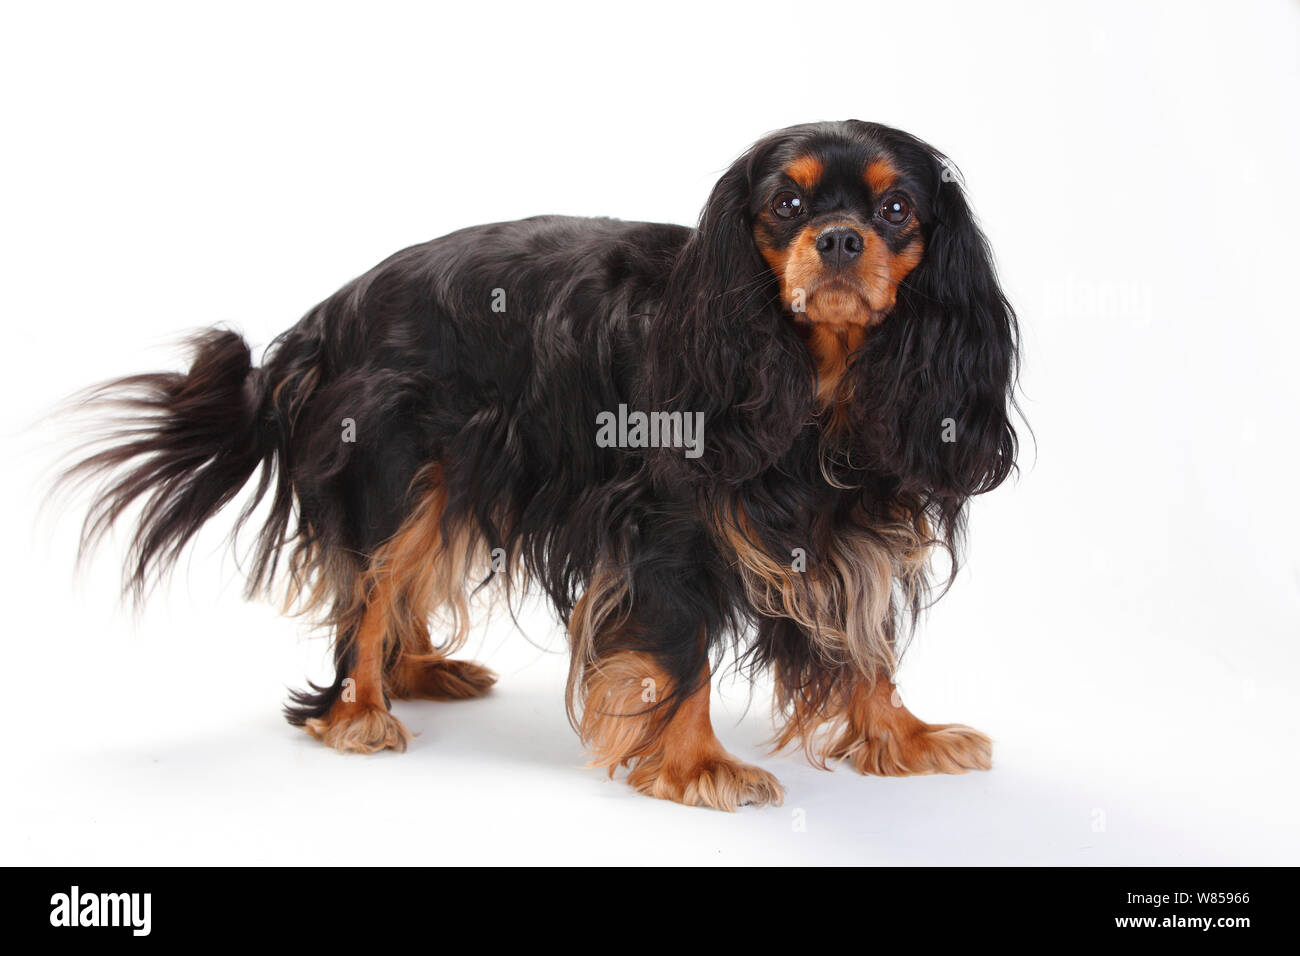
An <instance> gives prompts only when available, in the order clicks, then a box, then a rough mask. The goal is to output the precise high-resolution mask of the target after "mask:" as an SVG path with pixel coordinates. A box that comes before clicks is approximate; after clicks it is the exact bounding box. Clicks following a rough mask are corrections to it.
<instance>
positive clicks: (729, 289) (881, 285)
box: [70, 121, 1017, 809]
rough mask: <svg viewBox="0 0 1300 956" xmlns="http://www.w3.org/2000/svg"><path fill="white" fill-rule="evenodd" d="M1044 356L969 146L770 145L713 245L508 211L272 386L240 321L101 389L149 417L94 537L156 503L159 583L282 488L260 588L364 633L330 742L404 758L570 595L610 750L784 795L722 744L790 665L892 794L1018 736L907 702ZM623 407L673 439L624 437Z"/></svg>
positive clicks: (827, 738)
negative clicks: (209, 536) (495, 622)
mask: <svg viewBox="0 0 1300 956" xmlns="http://www.w3.org/2000/svg"><path fill="white" fill-rule="evenodd" d="M1016 359H1017V333H1016V323H1015V316H1014V313H1013V312H1012V310H1011V308H1010V306H1009V305H1008V303H1007V301H1006V299H1005V297H1004V296H1003V293H1002V291H1001V289H1000V288H999V285H998V281H997V278H996V276H995V274H994V270H993V267H992V264H991V261H990V255H989V250H988V248H987V246H986V243H985V240H984V237H983V236H982V234H981V233H980V231H979V230H978V228H977V227H976V225H975V222H974V220H973V218H972V215H971V212H970V210H969V208H968V207H967V203H966V199H965V198H964V196H963V193H962V189H961V187H960V185H959V182H958V181H957V179H956V177H955V176H954V175H953V174H952V172H951V167H950V166H949V165H948V163H947V161H946V160H945V159H944V158H943V157H942V156H941V155H940V154H938V153H937V152H936V151H935V150H933V149H931V148H930V147H929V146H927V145H925V144H924V143H922V142H920V141H919V140H917V139H916V138H914V137H912V136H910V135H908V134H906V133H903V132H900V131H898V130H895V129H890V128H888V127H885V126H880V125H876V124H871V123H864V122H857V121H849V122H838V123H822V124H812V125H806V126H797V127H794V128H791V129H787V130H783V131H781V132H778V133H775V134H773V135H770V136H768V137H766V138H765V139H763V140H762V141H760V142H759V143H757V144H756V145H755V146H754V147H753V148H751V149H750V150H749V151H748V152H747V153H745V155H744V156H742V157H741V158H740V159H739V160H738V161H737V162H736V163H735V164H734V165H733V166H732V167H731V168H730V169H729V170H728V171H727V172H726V174H725V175H724V176H723V177H722V179H721V180H720V181H719V182H718V184H717V186H716V187H715V189H714V190H713V194H712V196H711V197H710V198H709V201H708V204H707V206H706V207H705V210H704V213H703V215H702V217H701V219H700V223H699V227H698V228H697V229H689V228H686V227H684V226H676V225H662V224H653V223H634V222H621V221H618V220H612V219H576V218H566V217H560V216H542V217H538V218H534V219H526V220H522V221H519V222H507V223H498V224H495V225H486V226H476V227H473V228H470V229H465V230H462V231H460V232H456V233H452V234H451V235H449V236H445V237H443V238H441V239H436V240H434V241H432V242H428V243H425V244H423V245H419V246H414V247H412V248H409V249H406V250H404V251H402V252H399V253H397V254H396V255H394V256H392V257H391V258H389V259H387V260H386V261H384V262H382V263H381V264H379V265H378V266H376V267H375V268H373V269H372V270H370V271H369V272H367V273H366V274H365V275H363V276H361V277H360V278H359V279H356V280H355V281H353V282H351V283H349V284H348V285H346V286H344V287H343V288H342V289H341V290H340V291H339V292H337V293H336V294H334V295H333V296H331V297H330V298H329V299H327V300H325V301H324V302H322V303H321V304H320V305H318V306H317V307H316V308H314V309H312V310H311V311H310V312H308V313H307V315H306V316H305V317H304V318H303V319H302V320H301V321H300V322H298V324H297V325H295V326H294V327H293V328H291V329H289V330H288V331H287V332H285V333H284V334H282V335H281V336H280V337H279V338H278V339H277V340H276V341H275V342H274V343H273V344H272V345H271V347H270V348H269V350H268V352H267V354H266V356H265V359H264V361H263V363H262V364H261V365H260V366H256V367H255V366H254V365H253V364H252V361H251V359H250V352H249V349H248V346H247V345H246V343H245V342H244V341H243V339H242V338H240V337H239V336H238V335H236V334H234V333H232V332H228V331H217V330H214V331H210V332H207V333H204V334H202V335H201V336H200V337H199V338H198V339H197V340H196V341H195V342H194V358H193V364H192V365H191V367H190V369H189V371H188V372H185V373H178V374H152V375H142V376H136V377H132V378H128V379H123V380H120V381H117V382H112V383H109V384H108V385H105V386H102V387H101V388H99V389H96V390H94V391H93V392H92V393H91V397H90V401H91V403H92V407H98V404H101V403H102V404H105V405H111V406H113V407H114V408H115V409H116V410H117V416H118V417H117V418H116V419H115V422H116V424H115V426H114V428H113V430H112V432H111V437H110V440H109V441H108V443H107V444H105V445H102V446H97V447H96V448H94V449H91V450H89V452H88V453H87V457H86V458H85V459H84V460H83V461H82V462H81V464H79V465H78V466H76V467H75V468H74V469H73V470H72V471H71V472H70V475H71V476H72V477H73V478H96V477H101V478H102V479H103V481H104V483H103V484H102V485H101V486H100V493H99V495H98V497H97V498H96V500H95V503H94V505H93V507H92V510H91V512H90V515H89V517H88V519H87V522H86V528H85V536H84V543H85V544H86V545H89V544H91V543H93V542H94V541H95V540H96V539H97V538H98V537H99V536H100V535H101V534H102V533H103V532H104V531H105V530H107V528H108V527H110V526H111V525H112V524H113V523H114V521H116V520H117V519H118V518H120V517H123V515H124V512H127V511H128V510H131V511H132V512H135V513H134V520H135V521H136V522H137V524H136V531H135V535H134V538H133V551H132V554H131V557H130V563H129V566H128V576H129V585H130V586H131V587H132V588H133V589H134V591H135V592H136V594H137V596H139V595H141V594H143V593H144V591H145V590H146V589H147V587H148V585H149V583H150V582H151V581H152V579H153V578H154V576H155V575H156V574H158V573H160V572H162V571H164V570H166V569H167V568H168V567H169V566H170V564H171V563H172V562H173V561H174V560H175V559H176V557H177V556H178V554H179V552H180V550H181V549H182V548H183V547H184V545H185V544H186V543H187V542H188V541H189V540H190V539H191V538H192V536H193V535H194V534H195V532H196V531H197V530H198V529H199V527H200V526H201V525H202V524H203V523H204V522H206V521H207V520H208V519H209V518H210V517H212V516H213V515H214V514H215V513H216V512H217V511H218V510H219V509H221V508H222V507H223V506H225V505H226V504H227V503H229V502H230V501H231V500H232V499H233V498H235V497H236V495H237V494H238V493H239V492H240V491H241V489H243V488H244V486H245V484H246V483H247V482H248V481H249V479H250V478H252V477H253V476H254V475H257V476H258V482H257V485H256V488H255V490H254V491H253V492H252V493H251V495H250V496H249V498H250V501H249V503H248V505H247V508H246V510H245V511H244V512H243V516H244V518H248V517H249V516H251V514H252V513H253V507H254V505H255V504H256V503H257V502H259V501H261V500H263V499H264V498H265V497H266V496H267V495H270V496H271V500H270V505H269V512H267V514H268V517H266V519H265V523H264V524H263V525H262V526H261V528H260V532H259V535H258V538H257V545H256V549H255V554H254V559H255V560H254V562H253V566H252V572H251V574H250V578H249V582H248V587H249V592H250V593H253V592H258V591H261V590H264V589H266V588H269V587H270V586H271V585H272V584H273V583H274V582H275V581H277V580H283V581H285V582H287V584H288V586H289V588H290V590H291V592H292V593H293V594H295V595H296V596H297V598H298V600H299V602H300V606H302V607H306V608H309V609H316V610H318V611H319V612H320V613H321V616H322V617H325V618H327V619H328V623H329V625H330V626H331V627H332V628H333V629H334V656H335V660H336V664H337V674H336V676H335V679H334V681H333V683H332V684H330V685H329V686H325V687H316V686H314V685H313V687H312V688H311V689H310V690H308V691H304V692H301V693H297V694H295V695H294V697H293V700H292V702H291V704H290V705H289V707H288V716H289V720H290V721H291V722H293V723H294V724H299V725H303V726H305V727H306V728H307V729H308V730H309V731H310V732H311V733H312V734H314V735H315V736H317V737H318V738H320V739H321V740H322V741H324V742H325V743H327V744H329V745H330V746H332V747H336V748H339V749H341V750H351V751H362V752H366V751H374V750H379V749H383V748H392V749H397V750H400V749H403V748H404V747H405V746H406V743H407V740H408V738H409V734H408V732H407V731H406V729H405V728H404V727H403V725H402V723H401V722H400V721H399V720H398V719H397V718H396V717H395V716H394V715H393V714H392V713H391V712H390V709H389V701H390V699H391V698H412V697H421V698H433V699H448V698H463V697H472V696H476V695H479V694H482V693H484V692H486V691H487V689H488V688H489V686H490V685H491V684H492V683H493V681H494V680H495V678H494V676H493V675H492V674H491V673H490V672H489V671H488V670H486V669H485V668H483V667H482V666H480V665H478V664H474V663H470V662H466V661H458V660H454V659H452V658H451V657H450V656H449V655H450V654H451V653H452V652H454V651H455V650H456V649H457V647H458V646H459V645H460V644H461V643H462V641H463V640H464V637H465V634H466V628H467V625H468V619H467V610H468V605H467V596H468V594H469V593H470V592H471V591H473V590H474V589H475V588H477V587H479V586H481V585H489V586H499V587H501V588H504V589H505V590H506V592H507V594H509V593H512V592H513V593H518V592H519V590H520V589H521V588H522V587H523V586H526V585H529V584H533V585H537V586H540V587H541V588H542V589H543V590H544V591H545V593H546V594H547V595H548V596H549V598H550V601H551V602H552V603H553V605H554V607H555V609H556V611H557V612H558V613H559V615H560V617H561V618H562V619H563V620H564V621H565V622H566V623H567V625H568V629H569V634H570V637H571V645H572V666H571V670H570V679H569V688H568V696H569V708H570V714H571V716H572V718H573V720H574V722H575V724H576V725H577V727H578V729H579V732H580V734H581V736H582V739H583V741H584V742H585V743H586V744H587V745H588V746H589V747H590V748H591V751H592V752H593V753H594V755H595V762H596V764H597V765H599V766H602V767H608V768H609V769H610V772H611V773H612V772H613V770H614V768H616V767H619V766H624V765H625V766H627V767H629V768H630V774H629V781H630V782H631V784H632V785H633V786H634V787H635V788H636V789H638V790H640V791H642V792H645V793H648V794H653V795H654V796H657V797H663V798H666V799H671V800H678V801H681V802H683V803H690V804H703V805H708V806H713V807H719V808H724V809H733V808H735V807H736V806H738V805H741V804H747V803H749V804H758V803H767V802H771V803H777V802H780V799H781V795H782V791H781V787H780V785H779V784H778V783H777V781H776V780H775V779H774V778H773V777H772V776H771V775H770V774H768V773H767V772H765V771H763V770H761V769H758V768H756V767H753V766H750V765H747V764H744V763H741V762H740V761H739V760H737V759H736V758H734V757H733V756H731V755H730V754H728V753H727V752H726V751H725V750H724V749H723V748H722V746H721V745H720V743H719V742H718V740H717V738H716V737H715V736H714V733H713V730H712V727H711V726H710V723H709V704H708V701H709V685H710V669H711V666H717V663H718V661H719V659H720V658H721V657H722V655H723V654H724V652H726V651H728V650H731V649H734V650H735V651H736V652H737V653H738V654H739V656H740V660H741V661H742V662H743V663H744V664H745V665H748V666H750V667H752V668H753V669H755V670H758V669H762V668H766V667H771V668H772V670H773V673H774V679H775V683H776V696H777V700H776V713H777V719H778V723H779V729H778V732H777V735H776V743H777V744H778V745H780V746H787V745H791V744H794V743H796V742H802V743H803V744H804V746H805V748H806V749H807V752H808V754H809V756H810V757H811V758H812V759H813V760H814V761H816V762H819V763H822V764H823V765H824V764H825V761H826V760H828V759H841V758H842V759H847V760H848V761H849V763H850V764H851V765H852V766H853V767H855V768H856V769H858V770H860V771H863V772H867V773H876V774H908V773H923V772H933V771H945V772H955V771H962V770H965V769H970V768H985V767H988V766H989V763H990V757H991V747H990V743H989V741H988V739H987V738H986V737H984V736H983V735H982V734H980V733H977V732H976V731H973V730H971V729H969V728H967V727H962V726H956V725H951V726H950V725H931V724H926V723H922V722H921V721H920V720H918V719H917V718H915V717H913V716H912V715H911V714H910V713H909V712H908V711H907V710H906V709H905V708H903V707H902V706H901V704H900V703H899V702H898V700H897V699H896V698H894V699H893V700H891V695H892V694H893V690H892V683H891V682H892V677H893V673H894V669H895V666H896V664H897V660H898V653H899V650H900V645H901V641H902V638H903V637H904V636H905V634H906V633H907V632H908V630H909V628H910V626H911V622H912V620H913V618H914V616H915V613H916V611H917V610H918V609H919V608H920V607H921V606H922V605H923V603H924V602H925V601H926V600H927V594H928V583H927V581H928V579H927V573H926V569H927V564H928V560H929V556H930V554H931V552H932V550H934V549H936V548H938V549H940V550H943V551H945V552H946V553H947V554H948V555H949V556H950V557H951V558H952V559H953V560H952V561H951V562H950V563H951V565H952V566H954V567H955V558H956V555H957V553H958V550H959V545H960V537H961V532H962V526H963V518H964V514H965V508H966V503H967V501H968V499H969V498H970V496H972V495H975V494H978V493H980V492H983V491H987V490H989V489H991V488H993V487H995V486H997V485H998V484H999V483H1000V482H1002V480H1003V479H1004V478H1006V477H1007V475H1008V474H1009V472H1010V471H1011V470H1012V469H1013V468H1014V458H1015V454H1016V436H1015V432H1014V430H1013V428H1012V426H1011V423H1010V420H1009V412H1010V410H1012V409H1013V407H1014V406H1013V402H1012V390H1013V386H1014V377H1015V370H1016ZM615 413H617V414H619V415H622V416H623V418H624V420H626V419H627V418H628V416H633V417H635V416H637V415H639V416H641V417H640V419H639V421H638V425H637V428H634V429H632V433H630V434H629V432H628V429H626V428H623V427H620V429H619V430H618V433H619V436H620V437H621V439H622V440H621V441H614V442H611V441H598V440H597V438H598V435H597V433H598V430H599V428H600V427H602V426H601V423H602V422H608V421H609V417H610V416H611V415H613V414H615ZM646 422H649V423H651V424H652V425H653V426H654V429H653V430H654V431H655V432H656V433H658V432H660V431H662V434H656V436H655V437H656V438H664V439H666V440H662V441H660V440H650V439H648V438H647V436H646V435H645V434H644V428H643V427H641V426H642V425H644V423H646ZM696 422H698V423H700V425H701V426H702V432H697V434H695V436H694V437H695V439H696V440H697V441H696V445H695V447H694V448H693V449H691V448H683V447H681V446H682V443H681V441H679V440H677V439H680V438H681V437H682V435H683V434H685V433H689V432H690V431H691V426H692V424H694V423H696ZM349 429H350V432H349ZM667 439H671V440H667ZM137 509H138V511H137ZM498 582H499V583H498ZM435 619H437V620H438V621H439V622H440V623H439V624H438V625H437V627H436V628H435V630H434V635H433V636H431V621H432V620H435ZM345 688H347V689H348V691H349V692H347V693H345V692H344V689H345Z"/></svg>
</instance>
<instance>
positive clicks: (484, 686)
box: [390, 655, 497, 700]
mask: <svg viewBox="0 0 1300 956" xmlns="http://www.w3.org/2000/svg"><path fill="white" fill-rule="evenodd" d="M496 682H497V675H496V674H494V673H493V672H492V671H490V670H488V669H487V668H486V667H484V666H483V665H482V664H478V663H476V662H474V661H455V660H451V659H450V658H445V657H432V656H414V655H412V656H408V657H404V658H403V659H402V660H401V661H400V662H399V664H398V670H397V672H396V673H395V674H394V675H393V678H392V681H391V684H392V686H391V688H390V693H391V694H392V696H394V697H396V698H398V699H400V700H410V699H416V698H418V699H421V700H468V699H470V698H473V697H482V696H483V695H484V694H486V693H487V692H488V691H489V690H491V689H492V685H493V684H495V683H496Z"/></svg>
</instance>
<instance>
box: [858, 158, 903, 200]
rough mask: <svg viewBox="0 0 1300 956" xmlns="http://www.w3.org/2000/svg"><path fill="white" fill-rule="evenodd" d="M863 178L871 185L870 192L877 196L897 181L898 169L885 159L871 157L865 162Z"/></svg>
mask: <svg viewBox="0 0 1300 956" xmlns="http://www.w3.org/2000/svg"><path fill="white" fill-rule="evenodd" d="M863 179H865V180H866V181H867V185H868V186H869V187H871V194H872V195H873V196H879V195H881V194H882V193H886V192H888V191H889V190H890V189H891V188H892V187H893V185H894V183H896V182H898V170H897V169H895V168H894V164H893V163H891V162H890V161H889V160H887V159H873V160H872V161H871V162H869V163H868V164H867V171H866V174H865V175H864V176H863Z"/></svg>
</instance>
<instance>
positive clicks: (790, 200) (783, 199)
mask: <svg viewBox="0 0 1300 956" xmlns="http://www.w3.org/2000/svg"><path fill="white" fill-rule="evenodd" d="M772 212H774V213H776V214H777V215H778V216H780V217H781V218H782V219H794V218H795V217H796V216H802V215H803V200H802V199H800V198H799V194H798V193H793V192H790V190H788V189H787V190H786V191H785V192H779V193H777V194H776V196H774V197H773V198H772Z"/></svg>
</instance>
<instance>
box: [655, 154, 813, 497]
mask: <svg viewBox="0 0 1300 956" xmlns="http://www.w3.org/2000/svg"><path fill="white" fill-rule="evenodd" d="M780 142H781V139H780V138H777V137H772V138H769V139H766V140H763V141H760V142H759V143H757V144H756V145H755V146H754V147H752V148H751V149H750V150H749V151H748V152H747V153H746V154H745V155H744V156H742V157H741V158H740V159H738V160H737V161H736V162H735V163H734V164H733V165H732V166H731V168H730V169H728V170H727V172H726V173H725V174H724V175H723V177H722V178H721V179H720V180H719V181H718V184H717V185H716V186H715V187H714V189H713V192H712V194H711V195H710V197H709V201H708V203H707V205H706V206H705V208H704V212H703V213H702V215H701V216H700V224H699V228H698V230H697V231H696V232H695V234H694V235H693V236H692V237H691V238H690V239H689V240H688V241H687V243H686V245H685V246H684V247H683V249H682V252H681V254H680V256H679V257H678V260H677V262H676V263H675V264H674V266H673V269H672V271H671V274H670V277H669V281H668V288H667V292H666V295H665V300H664V306H663V308H662V310H661V311H660V313H659V314H658V315H656V316H654V317H653V318H652V320H651V323H652V324H651V329H650V335H649V339H648V343H647V347H648V355H647V357H646V358H647V363H646V373H645V380H644V382H643V388H642V392H641V395H640V403H641V407H642V408H643V409H645V410H646V411H652V412H654V411H659V412H682V413H684V414H686V415H696V414H701V415H703V428H704V434H703V450H702V453H701V454H700V455H699V456H698V457H695V458H687V457H685V456H684V455H683V454H682V452H681V450H680V449H674V450H671V451H669V452H667V453H661V454H654V455H652V456H651V467H652V472H653V474H654V477H655V478H656V480H658V481H661V482H662V481H686V482H688V483H691V484H702V483H707V484H710V485H716V484H718V483H720V482H721V483H727V484H735V483H739V482H743V481H745V480H747V479H749V478H752V477H754V476H755V475H757V474H759V473H760V472H762V471H763V470H765V469H766V468H768V467H769V466H771V465H772V464H773V463H774V462H775V461H776V460H777V459H778V458H780V457H781V455H783V454H784V453H785V452H786V451H788V450H789V448H790V447H791V445H792V444H793V443H794V441H795V439H796V437H797V436H798V434H799V431H800V429H801V428H802V427H803V426H804V425H805V424H806V423H807V422H808V421H809V420H810V417H811V411H810V409H811V404H812V386H813V374H814V373H813V368H812V364H811V360H810V359H809V357H808V354H807V349H805V348H804V347H803V346H802V344H801V343H800V342H799V340H798V337H797V335H796V334H795V333H794V331H793V329H791V328H790V326H789V323H788V322H787V321H786V320H785V319H784V318H783V316H782V312H781V308H780V293H779V290H778V287H777V283H776V280H775V278H774V277H773V276H772V274H771V271H770V270H769V268H768V266H767V263H766V262H764V260H763V258H762V256H761V255H759V252H758V248H757V247H756V246H755V244H754V237H753V221H752V215H751V211H750V203H751V190H752V188H753V186H754V182H755V179H756V176H757V174H758V173H759V171H760V170H761V168H762V165H763V162H764V160H765V159H766V157H767V156H768V155H770V153H771V151H772V150H773V149H774V148H775V147H776V146H778V145H779V144H780ZM694 420H695V419H692V421H694Z"/></svg>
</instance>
